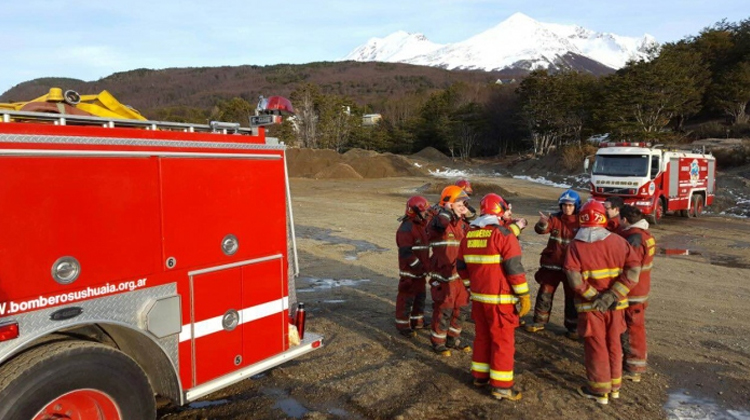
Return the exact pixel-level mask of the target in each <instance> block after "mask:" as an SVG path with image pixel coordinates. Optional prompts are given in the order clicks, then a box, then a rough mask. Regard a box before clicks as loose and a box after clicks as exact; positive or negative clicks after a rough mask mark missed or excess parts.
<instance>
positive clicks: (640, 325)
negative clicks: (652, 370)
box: [622, 302, 648, 373]
mask: <svg viewBox="0 0 750 420" xmlns="http://www.w3.org/2000/svg"><path fill="white" fill-rule="evenodd" d="M647 307H648V302H643V303H634V304H631V305H630V306H628V307H627V308H625V325H626V326H627V330H626V331H625V332H624V333H623V334H622V352H623V353H624V355H625V366H624V367H625V370H626V371H628V372H634V373H643V372H645V371H646V359H647V352H646V308H647Z"/></svg>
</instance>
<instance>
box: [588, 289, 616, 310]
mask: <svg viewBox="0 0 750 420" xmlns="http://www.w3.org/2000/svg"><path fill="white" fill-rule="evenodd" d="M616 303H617V295H616V294H615V292H613V291H611V290H607V291H606V292H604V293H601V294H600V295H599V296H597V297H596V299H594V302H593V303H592V306H593V307H594V309H596V310H597V311H599V312H606V311H607V310H609V309H613V308H614V306H615V305H616Z"/></svg>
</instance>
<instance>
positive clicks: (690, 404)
mask: <svg viewBox="0 0 750 420" xmlns="http://www.w3.org/2000/svg"><path fill="white" fill-rule="evenodd" d="M664 410H665V411H666V412H667V419H668V420H750V411H744V410H730V409H727V408H724V407H721V406H719V404H718V403H717V402H716V401H713V400H711V399H709V398H699V397H694V396H692V395H688V394H687V393H686V391H684V390H678V391H675V392H672V393H670V394H669V399H668V400H667V403H666V404H665V405H664Z"/></svg>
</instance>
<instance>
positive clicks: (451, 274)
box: [428, 185, 471, 356]
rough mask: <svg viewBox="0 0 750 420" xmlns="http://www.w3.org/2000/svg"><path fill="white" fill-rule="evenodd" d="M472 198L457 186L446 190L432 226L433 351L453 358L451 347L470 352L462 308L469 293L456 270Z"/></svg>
mask: <svg viewBox="0 0 750 420" xmlns="http://www.w3.org/2000/svg"><path fill="white" fill-rule="evenodd" d="M468 199H469V196H468V195H466V192H465V191H464V190H462V189H461V187H457V186H455V185H451V186H448V187H445V189H443V192H442V193H441V194H440V206H441V208H440V211H439V212H438V214H437V215H435V216H433V218H432V221H431V222H430V224H429V228H428V235H429V238H430V248H432V256H431V258H430V286H432V287H431V290H430V292H431V295H432V302H433V304H432V332H431V336H430V341H431V342H432V348H433V350H434V351H435V352H436V353H438V354H441V355H443V356H450V355H451V351H450V349H451V348H455V349H457V350H461V351H464V352H470V351H471V347H470V346H469V345H468V343H465V342H463V341H462V340H461V339H460V338H459V337H460V335H461V319H460V318H461V308H462V307H465V306H467V305H468V304H469V292H468V291H467V290H466V287H465V286H464V283H463V282H462V281H461V278H460V276H459V275H458V271H456V257H457V256H458V248H459V246H460V245H461V240H462V239H463V238H464V236H465V235H466V231H467V230H469V224H468V223H467V222H466V219H465V218H464V216H465V215H466V213H467V212H468V209H467V208H466V201H467V200H468Z"/></svg>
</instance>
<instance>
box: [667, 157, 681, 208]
mask: <svg viewBox="0 0 750 420" xmlns="http://www.w3.org/2000/svg"><path fill="white" fill-rule="evenodd" d="M679 195H680V158H679V157H672V158H670V159H669V198H674V197H677V196H679Z"/></svg>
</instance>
